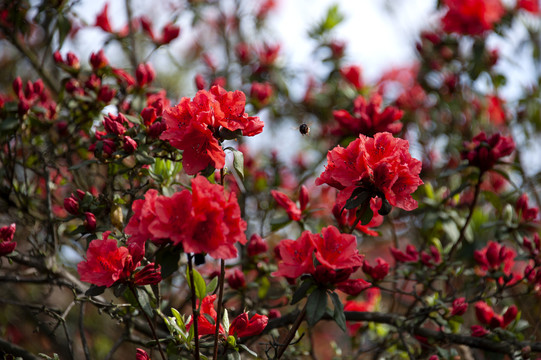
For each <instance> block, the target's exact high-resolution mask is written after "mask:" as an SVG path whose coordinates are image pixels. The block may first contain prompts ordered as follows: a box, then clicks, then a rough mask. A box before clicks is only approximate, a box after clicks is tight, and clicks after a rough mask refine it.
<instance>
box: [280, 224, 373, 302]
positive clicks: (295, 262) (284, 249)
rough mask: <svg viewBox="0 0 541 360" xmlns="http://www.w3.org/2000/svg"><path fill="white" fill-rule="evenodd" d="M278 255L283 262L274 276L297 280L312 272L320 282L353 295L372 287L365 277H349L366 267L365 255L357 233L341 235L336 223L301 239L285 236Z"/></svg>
mask: <svg viewBox="0 0 541 360" xmlns="http://www.w3.org/2000/svg"><path fill="white" fill-rule="evenodd" d="M276 254H277V256H278V257H279V260H280V262H279V264H278V271H276V272H274V273H272V275H273V276H283V277H285V278H288V279H290V280H295V279H297V278H298V277H299V276H301V275H303V274H310V275H312V276H313V277H314V279H315V280H316V281H317V282H318V283H320V284H331V285H334V286H336V287H337V288H338V289H340V290H342V291H344V292H346V293H348V294H351V295H356V294H358V293H360V292H361V291H362V290H364V289H366V288H367V287H369V286H370V284H369V283H367V282H366V281H364V280H362V279H356V280H350V279H349V277H350V275H351V274H353V273H354V272H355V271H356V270H357V269H358V268H359V267H360V266H362V264H363V255H361V254H359V251H358V250H357V240H356V238H355V236H353V235H349V234H341V233H340V232H339V231H338V229H337V228H335V227H334V226H328V227H326V228H323V229H322V230H321V235H320V234H313V233H311V232H310V231H304V232H303V233H302V234H301V236H300V237H299V238H298V239H297V240H291V239H284V240H282V241H280V243H279V244H278V246H277V250H276ZM314 254H315V260H317V261H316V262H314ZM315 264H316V265H315Z"/></svg>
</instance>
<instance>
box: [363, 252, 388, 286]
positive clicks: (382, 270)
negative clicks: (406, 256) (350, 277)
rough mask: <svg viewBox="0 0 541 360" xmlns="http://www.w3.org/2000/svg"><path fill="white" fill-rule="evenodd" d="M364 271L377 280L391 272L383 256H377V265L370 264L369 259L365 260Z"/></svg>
mask: <svg viewBox="0 0 541 360" xmlns="http://www.w3.org/2000/svg"><path fill="white" fill-rule="evenodd" d="M363 271H364V273H365V274H367V275H370V277H371V278H372V279H374V280H376V281H378V280H383V279H384V278H385V276H387V274H388V273H389V264H388V263H387V261H385V260H383V259H382V258H376V265H374V266H370V264H369V263H368V260H365V261H364V262H363Z"/></svg>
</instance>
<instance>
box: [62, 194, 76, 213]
mask: <svg viewBox="0 0 541 360" xmlns="http://www.w3.org/2000/svg"><path fill="white" fill-rule="evenodd" d="M64 208H65V209H66V211H67V212H69V213H70V214H72V215H77V214H79V202H78V201H77V200H76V199H75V198H74V197H73V196H70V197H68V198H65V199H64Z"/></svg>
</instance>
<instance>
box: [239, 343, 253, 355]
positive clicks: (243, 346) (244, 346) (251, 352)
mask: <svg viewBox="0 0 541 360" xmlns="http://www.w3.org/2000/svg"><path fill="white" fill-rule="evenodd" d="M239 347H240V348H242V349H243V350H244V351H246V352H247V353H248V354H250V355H252V356H253V357H255V358H257V353H256V352H255V351H252V350H250V349H249V348H248V346H246V345H244V344H239Z"/></svg>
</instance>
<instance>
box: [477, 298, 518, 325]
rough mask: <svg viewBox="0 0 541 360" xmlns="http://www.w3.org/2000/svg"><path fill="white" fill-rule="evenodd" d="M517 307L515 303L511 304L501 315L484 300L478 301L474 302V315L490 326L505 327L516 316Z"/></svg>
mask: <svg viewBox="0 0 541 360" xmlns="http://www.w3.org/2000/svg"><path fill="white" fill-rule="evenodd" d="M517 314H518V309H517V307H516V306H515V305H511V306H510V307H509V308H508V309H507V310H506V312H505V313H504V314H503V316H502V315H499V314H496V313H495V312H494V310H493V309H492V307H491V306H490V305H488V304H487V303H485V302H484V301H479V302H477V303H476V304H475V315H476V316H477V319H478V320H479V321H480V322H481V323H483V324H485V325H489V326H490V327H491V328H496V327H500V328H502V329H505V328H506V327H507V326H508V325H509V324H510V323H511V322H513V320H515V318H516V317H517Z"/></svg>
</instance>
